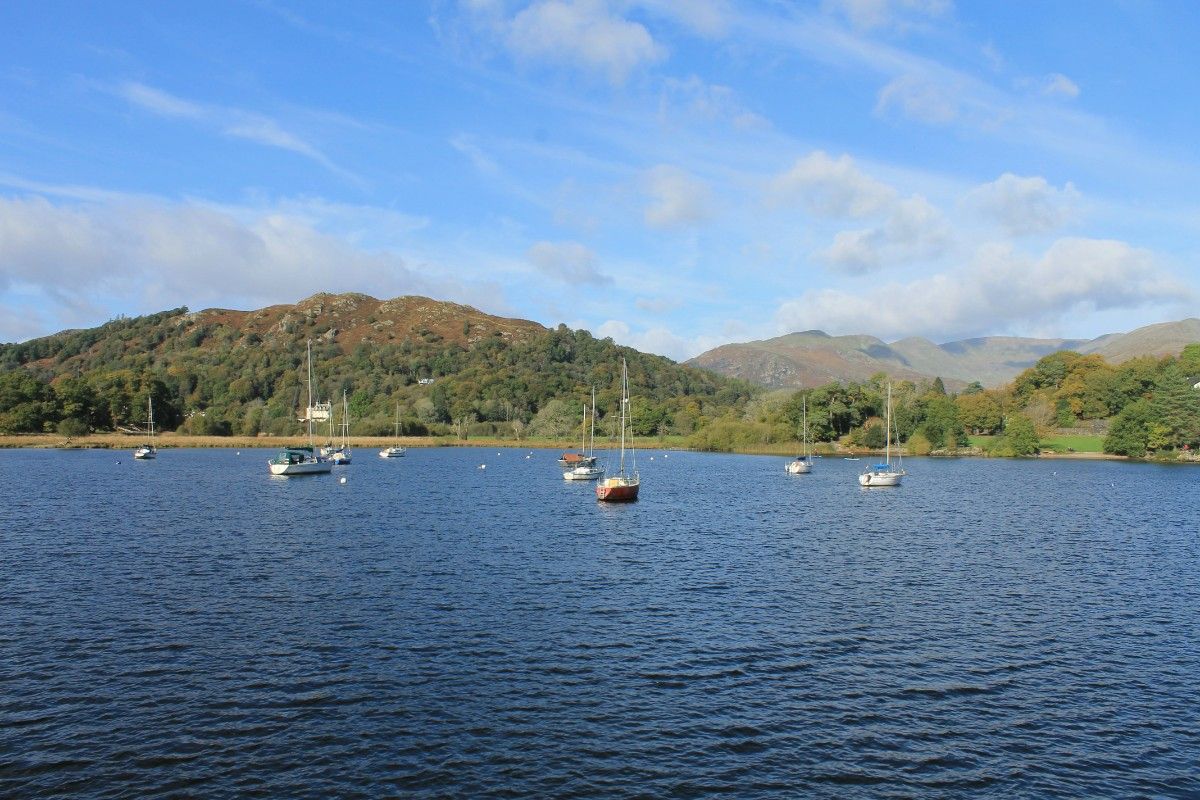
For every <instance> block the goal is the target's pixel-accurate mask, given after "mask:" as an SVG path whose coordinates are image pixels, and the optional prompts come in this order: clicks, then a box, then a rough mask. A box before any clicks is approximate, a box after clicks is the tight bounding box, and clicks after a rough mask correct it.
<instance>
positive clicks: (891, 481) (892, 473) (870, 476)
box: [858, 383, 907, 486]
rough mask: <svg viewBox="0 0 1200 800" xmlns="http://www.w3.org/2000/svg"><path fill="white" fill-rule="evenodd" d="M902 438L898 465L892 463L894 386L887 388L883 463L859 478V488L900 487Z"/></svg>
mask: <svg viewBox="0 0 1200 800" xmlns="http://www.w3.org/2000/svg"><path fill="white" fill-rule="evenodd" d="M899 449H900V437H899V436H897V437H896V450H897V452H896V463H895V464H893V463H892V385H891V384H890V383H889V384H888V387H887V418H886V428H885V433H884V450H883V463H882V464H876V465H875V466H873V467H868V468H867V469H866V470H864V471H863V473H862V474H861V475H859V476H858V485H859V486H899V485H900V479H901V478H903V477H904V476H905V475H906V474H907V473H905V471H904V464H903V456H901V454H900V452H899Z"/></svg>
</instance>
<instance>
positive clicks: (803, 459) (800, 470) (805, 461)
mask: <svg viewBox="0 0 1200 800" xmlns="http://www.w3.org/2000/svg"><path fill="white" fill-rule="evenodd" d="M801 403H802V406H801V408H802V409H803V414H804V453H803V454H802V455H798V456H796V457H795V458H794V459H792V460H791V461H789V462H788V463H787V465H786V466H785V467H784V470H786V471H787V473H788V474H789V475H807V474H808V473H810V472H812V467H813V460H812V452H811V451H810V450H809V448H808V398H807V397H803V398H801Z"/></svg>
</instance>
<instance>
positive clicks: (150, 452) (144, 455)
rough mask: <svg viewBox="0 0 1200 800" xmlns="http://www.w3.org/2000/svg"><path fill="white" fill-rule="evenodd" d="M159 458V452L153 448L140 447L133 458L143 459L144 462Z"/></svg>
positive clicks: (134, 452)
mask: <svg viewBox="0 0 1200 800" xmlns="http://www.w3.org/2000/svg"><path fill="white" fill-rule="evenodd" d="M157 456H158V451H157V450H155V449H154V448H153V447H139V448H138V449H137V450H134V451H133V457H134V458H138V459H142V460H143V461H144V460H146V459H148V458H155V457H157Z"/></svg>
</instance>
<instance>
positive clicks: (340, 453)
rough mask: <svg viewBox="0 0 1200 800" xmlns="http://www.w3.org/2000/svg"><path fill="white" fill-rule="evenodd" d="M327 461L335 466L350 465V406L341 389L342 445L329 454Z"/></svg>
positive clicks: (344, 392) (343, 390)
mask: <svg viewBox="0 0 1200 800" xmlns="http://www.w3.org/2000/svg"><path fill="white" fill-rule="evenodd" d="M329 460H330V461H332V462H333V463H334V465H335V466H336V465H338V464H349V463H350V404H349V403H348V402H347V401H346V390H345V389H342V443H341V444H340V445H339V446H338V448H337V449H336V450H334V451H332V452H331V453H330V454H329Z"/></svg>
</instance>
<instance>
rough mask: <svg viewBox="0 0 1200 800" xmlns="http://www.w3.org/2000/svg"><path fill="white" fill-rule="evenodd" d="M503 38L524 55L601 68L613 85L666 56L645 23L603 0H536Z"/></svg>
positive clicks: (522, 57)
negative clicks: (616, 10) (626, 16)
mask: <svg viewBox="0 0 1200 800" xmlns="http://www.w3.org/2000/svg"><path fill="white" fill-rule="evenodd" d="M505 41H506V43H507V45H508V48H509V50H510V51H511V52H512V53H513V54H514V55H515V56H516V57H517V58H518V59H520V60H522V61H527V62H546V63H550V64H559V65H566V66H575V67H579V68H582V69H584V70H587V71H598V72H602V73H604V74H605V75H606V76H607V77H608V79H609V81H610V82H611V83H613V84H616V85H620V84H622V83H624V82H625V80H626V79H627V78H628V77H629V74H630V73H631V72H632V71H633V70H635V69H637V68H638V67H640V66H643V65H646V64H652V63H654V62H656V61H659V60H661V59H662V58H664V57H665V52H664V50H663V48H662V46H660V45H659V44H658V43H657V42H655V41H654V38H653V37H652V36H651V35H650V32H649V31H647V30H646V28H645V27H644V26H643V25H641V24H640V23H637V22H632V21H630V20H627V19H624V18H622V17H620V16H616V15H614V14H613V13H612V12H611V11H610V10H609V8H608V7H607V5H606V4H605V3H604V2H602V1H601V0H539V1H538V2H535V3H532V4H531V5H529V6H528V7H526V8H524V9H522V10H521V11H520V12H519V13H518V14H517V15H516V16H515V17H513V19H512V21H511V23H510V24H509V26H508V32H507V36H506V39H505Z"/></svg>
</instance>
